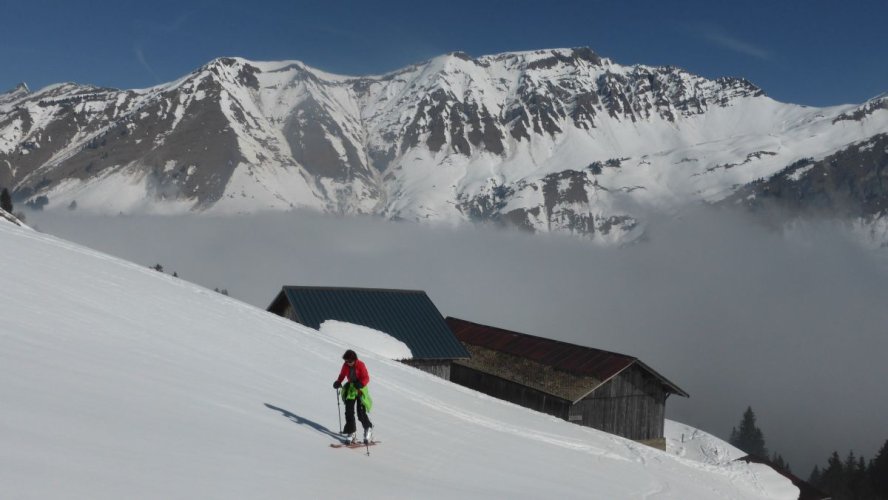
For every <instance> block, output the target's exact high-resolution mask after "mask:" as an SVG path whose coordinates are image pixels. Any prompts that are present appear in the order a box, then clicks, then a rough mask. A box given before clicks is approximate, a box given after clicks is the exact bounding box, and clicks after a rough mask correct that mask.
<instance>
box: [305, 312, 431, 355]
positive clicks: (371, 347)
mask: <svg viewBox="0 0 888 500" xmlns="http://www.w3.org/2000/svg"><path fill="white" fill-rule="evenodd" d="M318 331H320V332H321V333H322V334H324V335H328V336H330V337H333V338H335V339H337V340H339V341H341V342H342V343H343V344H346V345H348V346H349V348H351V349H354V350H355V351H356V352H357V353H358V357H359V358H360V357H361V355H362V354H363V353H365V352H372V353H373V354H376V355H377V356H382V357H385V358H388V359H394V360H398V361H402V360H405V359H412V358H413V353H412V352H411V351H410V348H409V347H407V344H405V343H403V342H401V341H400V340H398V339H396V338H394V337H392V336H391V335H389V334H387V333H385V332H381V331H379V330H374V329H372V328H368V327H366V326H361V325H355V324H353V323H344V322H342V321H336V320H327V321H324V322H323V323H321V327H320V328H318Z"/></svg>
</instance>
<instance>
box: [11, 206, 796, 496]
mask: <svg viewBox="0 0 888 500" xmlns="http://www.w3.org/2000/svg"><path fill="white" fill-rule="evenodd" d="M0 241H2V243H3V248H4V255H3V257H2V262H3V265H2V266H0V277H2V279H3V280H4V282H6V283H15V284H16V286H14V287H12V288H11V289H9V290H8V292H7V294H6V295H4V297H3V299H2V300H0V315H2V317H3V318H4V322H3V326H2V329H0V398H2V400H3V401H4V402H6V403H7V404H4V405H2V407H0V440H2V442H3V443H4V445H3V447H0V489H2V491H3V492H4V493H5V494H6V495H9V496H10V497H14V498H52V497H59V496H64V497H65V498H90V499H100V498H121V497H127V498H130V497H146V498H245V497H249V498H280V497H284V496H294V495H295V496H298V497H333V496H340V495H342V494H346V493H347V492H353V491H355V488H357V487H358V486H360V490H361V495H362V497H366V498H392V497H408V498H419V497H422V498H445V497H446V498H451V497H453V496H454V495H460V496H462V497H469V498H493V497H509V498H539V497H540V496H542V495H557V496H559V497H562V498H682V499H686V498H701V499H702V498H733V499H746V498H794V496H793V494H796V495H797V492H795V491H793V490H792V488H786V482H785V481H783V480H781V479H780V478H779V477H776V475H775V473H773V472H772V471H770V469H767V468H765V467H761V466H757V465H755V464H741V463H729V464H724V465H712V464H701V463H698V462H693V461H689V460H684V459H680V458H676V457H673V456H671V455H669V454H667V453H663V452H659V451H657V450H653V449H650V448H647V447H645V446H642V445H638V444H635V443H632V442H629V441H626V440H623V439H621V438H618V437H615V436H611V435H607V434H604V433H601V432H598V431H595V430H591V429H586V428H582V427H579V426H576V425H573V424H569V423H566V422H563V421H560V420H557V419H554V418H552V417H549V416H546V415H543V414H539V413H535V412H532V411H529V410H526V409H523V408H519V407H516V406H514V405H510V404H507V403H504V402H499V401H496V400H493V399H491V398H487V397H484V396H481V395H479V394H477V393H474V392H472V391H468V390H466V389H463V388H460V387H457V386H454V385H452V384H450V383H447V382H445V381H443V380H440V379H437V378H435V377H432V376H429V375H427V374H424V373H422V372H419V371H417V370H414V369H412V368H409V367H407V366H405V365H402V364H399V363H397V362H394V361H391V360H388V359H385V358H383V357H380V356H378V355H374V354H372V353H362V354H363V355H362V358H363V359H364V360H365V361H366V362H367V364H368V367H369V368H370V371H371V377H372V383H371V386H370V387H371V389H372V390H373V395H374V400H375V402H376V404H375V407H374V412H373V415H372V417H373V419H374V422H375V424H376V427H377V434H378V439H380V440H382V441H383V444H381V445H380V446H376V447H374V448H372V452H371V456H369V457H367V456H366V455H365V454H364V452H363V451H361V450H334V449H331V448H329V447H328V443H330V442H332V441H333V437H332V436H331V433H332V432H334V431H335V430H336V427H337V425H338V424H337V416H336V415H335V414H334V413H335V412H337V408H336V406H335V402H334V401H333V399H334V397H335V393H334V392H333V390H332V388H331V387H330V384H331V381H332V378H333V377H334V376H335V374H336V371H337V369H338V359H339V355H340V354H341V352H342V351H343V350H344V348H345V347H346V346H345V345H344V344H343V343H341V342H340V341H338V340H336V339H333V338H325V337H323V336H322V334H320V333H319V332H317V331H313V330H309V329H306V328H303V327H301V326H299V325H296V324H294V323H292V322H290V321H287V320H284V319H282V318H278V317H276V316H273V315H270V314H268V313H266V312H264V311H262V310H259V309H256V308H253V307H250V306H247V305H245V304H243V303H240V302H238V301H235V300H233V299H230V298H228V297H225V296H222V295H220V294H217V293H214V292H211V291H209V290H206V289H203V288H200V287H198V286H195V285H192V284H189V283H187V282H184V281H181V280H178V279H175V278H172V277H169V276H167V275H164V274H162V273H157V272H155V271H153V270H150V269H147V268H143V267H141V266H137V265H134V264H131V263H127V262H124V261H120V260H118V259H115V258H112V257H109V256H107V255H103V254H100V253H98V252H94V251H91V250H88V249H85V248H83V247H79V246H77V245H74V244H71V243H68V242H65V241H62V240H58V239H55V238H52V237H49V236H45V235H42V234H39V233H36V232H33V231H29V230H26V229H23V228H20V227H18V226H14V225H12V224H10V223H6V222H4V221H0ZM12 263H15V265H12ZM541 464H545V467H541V466H540V465H541Z"/></svg>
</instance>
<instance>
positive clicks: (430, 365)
mask: <svg viewBox="0 0 888 500" xmlns="http://www.w3.org/2000/svg"><path fill="white" fill-rule="evenodd" d="M404 364H405V365H410V366H412V367H414V368H416V369H419V370H422V371H424V372H427V373H431V374H432V375H434V376H436V377H441V378H443V379H444V380H450V373H451V369H450V365H451V364H452V362H451V361H450V360H439V359H434V360H424V359H408V360H406V361H404Z"/></svg>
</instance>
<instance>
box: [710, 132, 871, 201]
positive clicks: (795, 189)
mask: <svg viewBox="0 0 888 500" xmlns="http://www.w3.org/2000/svg"><path fill="white" fill-rule="evenodd" d="M725 202H726V203H736V204H743V205H745V206H747V207H749V208H753V209H759V208H767V207H770V206H776V207H780V208H782V209H787V210H791V211H793V212H796V213H799V212H807V213H812V212H813V213H818V214H824V213H825V214H830V215H834V216H838V217H868V218H873V217H875V218H878V217H883V216H888V134H879V135H876V136H873V137H871V138H869V139H867V140H865V141H861V142H858V143H855V144H852V145H850V146H848V147H847V148H845V149H842V150H841V151H838V152H836V153H834V154H832V155H830V156H827V157H826V158H823V159H822V160H819V161H814V160H812V159H803V160H800V161H797V162H796V163H793V164H792V165H789V166H788V167H786V168H784V169H783V170H781V171H780V172H778V173H776V174H774V175H773V176H771V177H770V178H768V179H760V180H757V181H755V182H752V183H750V184H748V185H746V186H744V187H742V188H741V189H739V190H737V192H736V193H734V194H733V195H732V196H731V197H730V198H728V199H727V200H725Z"/></svg>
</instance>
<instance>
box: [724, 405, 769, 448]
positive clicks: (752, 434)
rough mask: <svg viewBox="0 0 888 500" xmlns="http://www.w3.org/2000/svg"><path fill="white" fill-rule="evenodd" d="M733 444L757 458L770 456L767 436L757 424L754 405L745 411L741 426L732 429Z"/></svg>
mask: <svg viewBox="0 0 888 500" xmlns="http://www.w3.org/2000/svg"><path fill="white" fill-rule="evenodd" d="M729 442H730V443H731V445H733V446H736V447H737V448H740V449H741V450H743V451H745V452H746V454H748V455H750V456H753V457H757V458H768V449H767V448H765V436H764V434H762V431H761V429H759V428H758V427H756V425H755V413H754V412H753V411H752V407H751V406H749V407H747V408H746V411H745V412H743V420H741V421H740V428H739V429H738V428H737V427H734V428H733V429H731V438H730V440H729Z"/></svg>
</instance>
